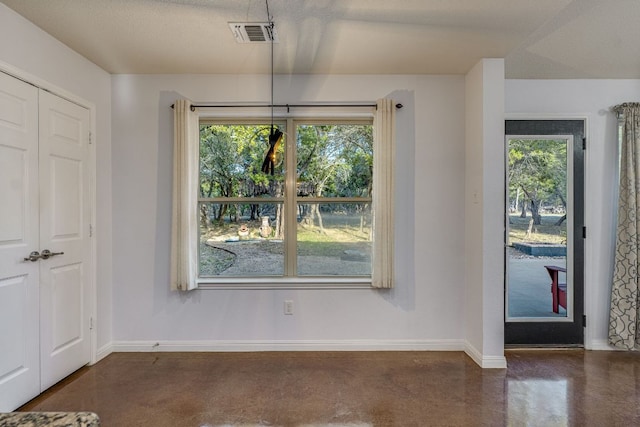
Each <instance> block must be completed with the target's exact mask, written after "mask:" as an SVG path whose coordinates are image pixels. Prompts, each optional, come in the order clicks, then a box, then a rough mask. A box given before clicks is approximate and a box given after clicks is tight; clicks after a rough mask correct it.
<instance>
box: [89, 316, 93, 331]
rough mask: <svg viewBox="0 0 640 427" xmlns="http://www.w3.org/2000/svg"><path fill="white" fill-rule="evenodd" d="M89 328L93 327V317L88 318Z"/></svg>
mask: <svg viewBox="0 0 640 427" xmlns="http://www.w3.org/2000/svg"><path fill="white" fill-rule="evenodd" d="M89 329H90V330H92V329H93V317H91V318H89Z"/></svg>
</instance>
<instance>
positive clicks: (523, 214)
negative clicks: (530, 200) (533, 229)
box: [520, 197, 527, 218]
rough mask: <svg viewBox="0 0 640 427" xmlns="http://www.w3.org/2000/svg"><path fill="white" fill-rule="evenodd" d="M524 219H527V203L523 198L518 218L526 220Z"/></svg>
mask: <svg viewBox="0 0 640 427" xmlns="http://www.w3.org/2000/svg"><path fill="white" fill-rule="evenodd" d="M526 217H527V202H526V200H525V199H524V197H523V198H522V210H521V211H520V218H526Z"/></svg>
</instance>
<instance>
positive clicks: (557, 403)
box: [20, 350, 640, 427]
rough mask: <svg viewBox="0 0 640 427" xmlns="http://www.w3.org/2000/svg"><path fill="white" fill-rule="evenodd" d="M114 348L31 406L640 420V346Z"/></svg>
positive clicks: (223, 422) (181, 421)
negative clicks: (485, 365)
mask: <svg viewBox="0 0 640 427" xmlns="http://www.w3.org/2000/svg"><path fill="white" fill-rule="evenodd" d="M506 357H507V363H508V369H506V370H505V369H485V370H483V369H481V368H479V367H478V366H477V365H476V364H475V363H474V362H473V361H471V359H470V358H469V357H467V356H466V355H465V354H464V353H462V352H357V353H354V352H314V353H307V352H283V353H114V354H111V355H110V356H108V357H106V358H105V359H103V360H102V361H100V362H99V363H98V364H96V365H95V366H92V367H86V368H83V369H81V370H80V371H78V372H77V373H75V374H73V375H72V376H71V377H69V378H67V379H66V380H64V381H63V382H61V383H60V384H58V385H56V386H54V387H52V388H51V389H50V390H49V391H47V392H45V393H44V394H43V395H41V396H40V397H38V398H36V399H34V400H33V401H31V402H29V403H28V404H26V405H24V406H23V407H22V408H21V409H20V410H22V411H91V412H95V413H97V414H98V415H99V416H100V418H101V420H102V426H103V427H120V426H123V427H127V426H132V427H134V426H135V427H145V426H153V427H165V426H166V427H169V426H170V427H182V426H184V427H188V426H192V427H212V426H332V427H336V426H350V427H364V426H507V425H508V426H587V427H588V426H598V427H600V426H632V425H640V409H639V407H638V390H640V353H637V352H608V351H597V352H595V351H584V350H556V351H548V350H544V351H543V350H537V351H507V352H506Z"/></svg>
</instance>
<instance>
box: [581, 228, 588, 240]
mask: <svg viewBox="0 0 640 427" xmlns="http://www.w3.org/2000/svg"><path fill="white" fill-rule="evenodd" d="M582 238H583V239H586V238H587V227H582Z"/></svg>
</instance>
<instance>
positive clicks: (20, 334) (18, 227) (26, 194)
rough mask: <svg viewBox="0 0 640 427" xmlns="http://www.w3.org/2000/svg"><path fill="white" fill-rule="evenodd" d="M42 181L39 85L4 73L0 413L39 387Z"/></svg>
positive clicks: (0, 83) (0, 109)
mask: <svg viewBox="0 0 640 427" xmlns="http://www.w3.org/2000/svg"><path fill="white" fill-rule="evenodd" d="M38 185H39V183H38V89H37V88H35V87H34V86H31V85H29V84H27V83H24V82H22V81H20V80H18V79H15V78H13V77H10V76H8V75H6V74H4V73H0V412H5V411H11V410H13V409H15V408H16V407H18V406H19V405H21V404H22V403H24V402H26V401H28V400H29V399H31V398H33V397H34V396H36V395H38V393H39V392H40V360H39V359H40V358H39V348H40V344H39V320H38V319H39V309H38V306H39V302H38V284H39V270H38V269H39V262H37V261H34V262H31V261H25V260H24V258H25V257H28V256H29V253H30V252H32V251H38V250H39V231H38V224H39V220H38ZM36 259H37V258H36Z"/></svg>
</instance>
